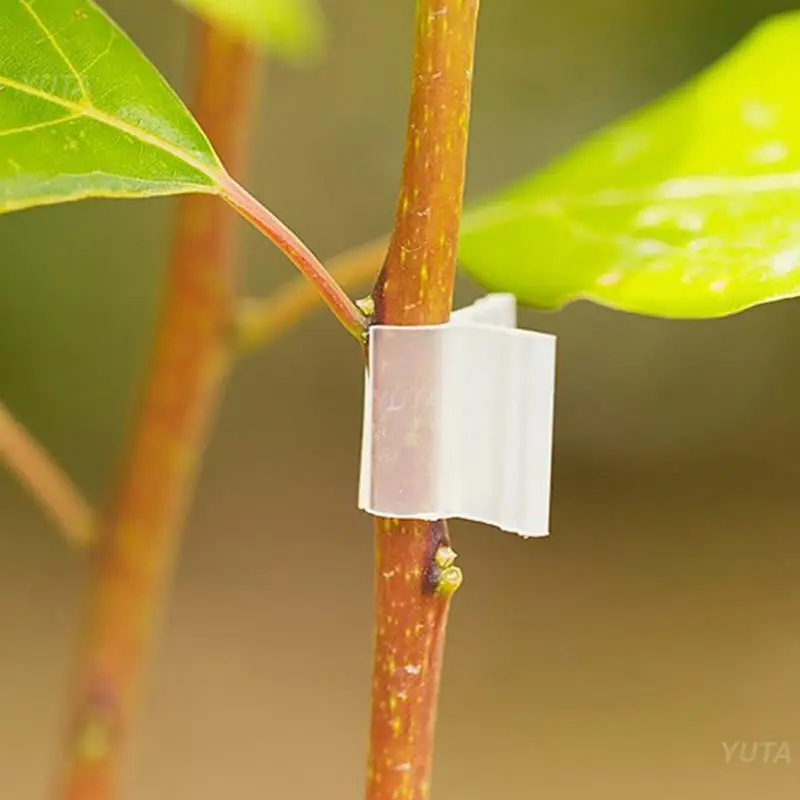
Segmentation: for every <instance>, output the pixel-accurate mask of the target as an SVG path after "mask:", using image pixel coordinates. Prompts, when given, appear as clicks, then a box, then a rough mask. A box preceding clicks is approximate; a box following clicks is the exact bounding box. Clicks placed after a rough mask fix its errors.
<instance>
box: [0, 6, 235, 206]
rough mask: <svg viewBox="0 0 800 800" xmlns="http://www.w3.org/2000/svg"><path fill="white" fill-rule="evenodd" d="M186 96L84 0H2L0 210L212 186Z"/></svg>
mask: <svg viewBox="0 0 800 800" xmlns="http://www.w3.org/2000/svg"><path fill="white" fill-rule="evenodd" d="M220 174H224V171H223V169H222V167H221V165H220V163H219V161H218V159H217V157H216V155H215V154H214V151H213V150H212V148H211V145H210V144H209V143H208V140H207V139H206V137H205V135H204V134H203V132H202V131H201V130H200V128H199V127H198V126H197V124H196V123H195V121H194V120H193V119H192V116H191V115H190V114H189V112H188V111H187V110H186V108H185V107H184V105H183V104H182V103H181V101H180V100H179V99H178V97H177V96H176V95H175V93H174V92H173V91H172V89H170V87H169V86H168V84H167V83H166V82H165V81H164V79H163V78H162V77H161V76H160V75H159V73H158V72H157V71H156V69H155V67H153V66H152V64H150V62H149V61H147V59H146V58H145V57H144V56H143V55H142V53H141V52H140V51H139V50H138V49H137V47H136V46H135V45H134V44H133V43H132V42H131V41H130V39H128V38H127V37H126V36H125V34H124V33H123V32H122V31H121V30H120V29H119V28H118V27H117V26H116V25H115V24H114V23H113V22H112V21H111V20H110V19H109V18H108V17H107V16H106V14H105V13H103V11H101V10H100V9H99V8H98V7H97V6H96V5H95V4H94V3H92V2H89V1H88V0H3V10H2V13H0V213H2V212H6V211H15V210H17V209H21V208H28V207H30V206H37V205H45V204H50V203H59V202H64V201H68V200H78V199H81V198H87V197H142V196H154V195H166V194H179V193H185V192H213V191H215V186H216V179H217V177H218V176H219V175H220Z"/></svg>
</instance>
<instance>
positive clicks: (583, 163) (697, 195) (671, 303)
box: [459, 13, 800, 317]
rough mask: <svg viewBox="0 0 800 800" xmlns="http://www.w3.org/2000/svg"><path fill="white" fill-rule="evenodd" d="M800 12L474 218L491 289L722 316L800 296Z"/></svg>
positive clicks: (476, 265)
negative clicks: (772, 301)
mask: <svg viewBox="0 0 800 800" xmlns="http://www.w3.org/2000/svg"><path fill="white" fill-rule="evenodd" d="M798 86H800V13H790V14H786V15H782V16H779V17H775V18H773V19H772V20H770V21H768V22H767V23H764V24H763V25H762V26H761V27H759V28H758V29H756V31H755V32H754V33H753V34H751V35H750V36H749V37H748V38H747V39H745V41H744V42H743V43H741V44H740V45H739V46H738V47H737V48H736V49H735V50H734V51H733V52H732V53H730V54H729V55H728V56H726V57H725V58H723V59H722V60H721V61H720V62H718V63H717V64H716V65H714V66H713V67H711V68H710V69H709V70H708V71H707V72H706V73H704V74H702V75H701V76H700V77H699V78H697V79H696V80H695V81H693V82H692V83H691V84H689V85H688V86H687V87H685V88H683V89H681V90H679V91H677V92H675V93H673V94H672V95H670V96H668V97H667V98H666V99H665V100H663V101H662V102H660V103H657V104H655V105H654V106H653V107H651V108H649V109H647V110H645V111H643V112H640V113H638V114H636V115H634V116H632V117H631V118H629V119H627V120H625V121H623V122H621V123H619V124H617V125H614V126H612V127H611V128H610V129H608V130H607V131H605V132H602V133H600V134H599V135H597V136H595V137H593V138H592V139H590V140H589V141H588V142H587V143H585V144H584V145H582V146H581V147H579V148H578V149H577V150H576V151H575V152H573V153H572V154H571V155H568V156H567V157H566V158H564V159H563V160H561V161H558V162H556V163H555V164H554V165H553V166H552V167H550V168H549V169H547V170H545V171H544V172H543V173H542V174H540V175H538V176H535V177H533V178H530V179H527V180H525V181H523V182H521V183H520V184H518V185H516V186H513V187H512V188H511V189H509V190H507V191H505V192H503V193H502V194H501V195H500V196H498V197H496V198H495V199H493V200H491V201H490V202H488V203H485V204H483V205H481V206H479V207H477V208H475V209H473V210H471V211H470V212H469V213H468V214H466V216H465V219H464V225H463V231H462V238H461V242H460V249H459V256H460V259H461V262H462V264H463V266H464V267H465V268H466V270H467V271H468V272H470V273H471V274H472V275H473V276H474V277H475V278H476V279H477V280H478V281H479V282H480V283H482V284H484V285H486V286H487V287H490V288H493V289H499V290H503V291H510V292H513V293H514V294H516V295H517V297H518V298H519V299H520V301H521V302H523V303H526V304H529V305H533V306H537V307H541V308H556V307H559V306H561V305H563V304H565V303H567V302H569V301H571V300H575V299H578V298H588V299H591V300H594V301H596V302H599V303H602V304H604V305H608V306H612V307H614V308H619V309H623V310H626V311H632V312H638V313H643V314H653V315H658V316H666V317H712V316H720V315H724V314H729V313H733V312H736V311H740V310H742V309H745V308H747V307H749V306H752V305H754V304H757V303H763V302H767V301H771V300H778V299H782V298H786V297H794V296H796V295H798V294H800V93H799V92H798Z"/></svg>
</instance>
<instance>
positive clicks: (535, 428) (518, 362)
mask: <svg viewBox="0 0 800 800" xmlns="http://www.w3.org/2000/svg"><path fill="white" fill-rule="evenodd" d="M554 392H555V337H554V336H551V335H549V334H543V333H534V332H532V331H523V330H519V329H518V328H517V327H516V302H515V300H514V297H513V296H512V295H505V294H491V295H488V296H487V297H484V298H482V299H481V300H478V301H477V302H476V303H474V304H473V305H471V306H468V307H467V308H464V309H461V310H459V311H456V312H455V313H454V314H453V315H452V317H451V319H450V322H449V323H447V324H445V325H425V326H417V327H401V326H396V325H373V326H372V327H371V328H370V331H369V366H368V369H367V379H366V399H365V407H364V435H363V442H362V451H361V481H360V486H359V508H361V509H363V510H365V511H368V512H369V513H370V514H374V515H376V516H379V517H397V518H401V519H429V520H431V519H446V518H449V517H462V518H464V519H471V520H475V521H478V522H485V523H488V524H489V525H495V526H497V527H498V528H501V529H503V530H506V531H510V532H512V533H518V534H520V535H521V536H546V535H547V534H548V527H549V510H550V463H551V450H552V431H553V401H554Z"/></svg>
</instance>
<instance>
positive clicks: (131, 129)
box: [0, 76, 224, 191]
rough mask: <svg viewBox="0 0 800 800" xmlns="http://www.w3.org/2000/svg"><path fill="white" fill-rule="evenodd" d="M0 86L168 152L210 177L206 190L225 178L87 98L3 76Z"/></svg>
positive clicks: (163, 140)
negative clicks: (67, 95)
mask: <svg viewBox="0 0 800 800" xmlns="http://www.w3.org/2000/svg"><path fill="white" fill-rule="evenodd" d="M0 86H5V87H7V88H9V89H14V90H15V91H18V92H22V93H23V94H27V95H29V96H30V97H36V98H38V99H40V100H44V101H45V102H48V103H53V104H54V105H57V106H61V107H62V108H64V109H66V110H68V111H70V112H71V113H72V115H73V117H74V118H78V117H87V118H88V119H93V120H95V121H96V122H100V123H102V124H104V125H107V126H108V127H110V128H115V129H116V130H118V131H121V132H122V133H126V134H128V135H129V136H132V137H133V138H135V139H138V140H139V141H140V142H143V143H144V144H148V145H150V146H151V147H156V148H158V149H159V150H163V151H164V152H165V153H168V154H169V155H171V156H173V157H175V158H177V159H178V160H179V161H182V162H184V163H185V164H187V165H189V166H190V167H193V168H194V169H196V170H197V171H198V172H200V173H202V174H203V175H205V176H206V177H207V178H209V179H210V180H211V182H212V184H213V185H212V186H209V187H204V188H206V190H207V191H213V190H214V189H215V187H216V186H217V184H218V183H219V180H220V177H221V176H222V175H224V170H223V168H222V167H220V169H219V170H214V169H211V168H209V166H208V165H207V164H204V163H203V162H202V161H200V160H199V159H196V158H194V157H193V156H192V155H190V154H189V153H187V152H186V151H185V150H182V149H181V148H179V147H176V146H175V145H173V144H171V143H170V142H168V141H166V140H165V139H162V138H161V137H160V136H156V135H155V134H153V133H150V132H149V131H145V130H142V129H141V128H139V127H137V126H136V125H131V124H130V123H128V122H125V121H123V120H121V119H119V118H118V117H114V116H112V115H111V114H106V113H105V112H103V111H100V109H98V108H97V107H95V106H94V105H92V103H91V101H90V100H89V99H88V98H87V99H86V100H85V101H84V102H82V103H76V102H73V101H72V100H67V99H66V98H64V97H59V96H58V95H53V94H50V93H49V92H44V91H42V90H41V89H36V88H34V87H33V86H27V85H26V84H24V83H19V82H18V81H15V80H13V79H11V78H7V77H5V76H0ZM198 186H202V184H198Z"/></svg>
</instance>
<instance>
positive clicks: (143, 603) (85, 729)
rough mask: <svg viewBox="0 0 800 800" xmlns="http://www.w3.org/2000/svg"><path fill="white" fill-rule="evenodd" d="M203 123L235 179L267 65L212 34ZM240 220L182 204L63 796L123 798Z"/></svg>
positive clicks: (222, 341) (96, 600) (220, 359)
mask: <svg viewBox="0 0 800 800" xmlns="http://www.w3.org/2000/svg"><path fill="white" fill-rule="evenodd" d="M199 61H200V63H199V68H198V76H197V87H196V98H195V109H194V110H195V114H196V116H197V118H198V120H199V121H200V124H201V125H202V126H203V128H204V129H205V130H206V131H207V132H208V134H209V137H210V139H211V141H212V142H213V143H214V145H215V148H216V149H217V152H218V153H219V155H220V157H221V158H222V159H223V160H224V161H225V162H226V163H227V164H228V165H229V166H230V167H231V168H232V169H234V170H235V171H238V169H239V168H240V167H241V165H240V164H239V162H240V160H241V156H242V153H243V151H245V149H246V145H247V141H246V139H247V135H246V134H247V131H248V130H249V128H250V124H251V117H252V109H253V98H254V89H255V86H254V74H255V71H254V65H255V59H254V57H253V55H252V54H251V53H250V51H249V50H248V49H247V48H246V47H245V46H244V45H242V44H240V43H239V42H236V41H233V40H231V39H229V38H227V36H225V35H223V34H222V33H220V32H218V31H216V30H214V29H212V28H210V27H208V26H204V27H203V29H202V45H201V51H200V55H199ZM234 219H235V217H234V215H233V214H232V213H231V212H230V210H229V209H228V208H226V206H225V205H224V204H223V203H220V202H219V200H218V199H217V198H215V197H210V196H203V195H196V196H187V197H185V198H182V199H181V200H180V205H179V211H178V218H177V225H176V232H175V237H174V241H173V250H172V258H171V264H170V267H169V275H168V280H167V288H166V297H165V300H164V307H163V311H162V316H161V320H160V323H159V326H158V330H157V334H156V341H155V345H154V349H153V353H152V356H151V360H150V365H149V370H148V372H147V375H146V378H145V385H144V393H143V396H142V398H141V401H140V406H139V411H138V416H137V417H136V419H135V422H134V426H133V432H132V441H131V444H130V450H129V454H128V458H127V461H126V463H125V465H124V469H123V473H122V475H121V480H120V483H119V486H118V490H117V494H116V498H115V501H114V503H113V504H112V506H111V509H110V512H109V514H108V516H107V518H106V519H105V521H104V524H103V525H102V526H101V530H100V536H101V541H100V545H99V548H98V552H97V554H96V564H95V565H94V568H95V573H94V583H93V587H92V591H91V598H90V608H89V618H88V620H87V630H86V641H85V645H84V650H83V652H82V655H81V658H80V664H79V672H78V685H77V694H76V697H75V701H74V703H75V705H74V709H73V714H72V719H71V728H70V732H69V739H68V743H67V746H68V750H67V754H66V755H67V761H66V764H65V773H64V776H63V783H62V785H61V787H60V793H59V797H60V798H62V800H112V798H115V797H116V796H117V785H118V780H119V772H120V762H121V758H122V755H123V749H124V745H125V743H126V741H127V739H128V737H129V734H130V729H131V723H132V722H133V719H134V716H135V711H136V706H137V689H138V686H139V683H140V678H141V675H142V672H143V668H144V667H145V666H146V665H147V662H148V660H149V656H150V652H151V649H152V643H153V635H154V633H155V627H156V622H157V619H158V616H159V613H160V611H161V609H162V606H163V603H164V595H165V590H166V589H167V588H168V585H169V582H170V576H171V573H172V566H173V561H174V557H175V554H176V552H177V549H178V543H179V534H180V530H181V527H182V523H183V518H184V512H185V507H186V504H187V500H188V498H189V495H190V493H191V489H192V486H193V483H194V480H195V476H196V473H197V467H198V463H199V456H200V453H201V451H202V449H203V445H204V442H205V439H206V435H207V432H208V430H209V426H210V422H211V420H212V417H213V415H214V411H215V409H216V407H217V404H218V399H219V396H220V393H221V390H222V389H223V386H224V383H225V379H226V376H227V374H228V370H229V365H230V362H231V356H232V354H233V353H232V344H233V340H234V337H233V332H234V322H235V314H236V309H237V303H236V297H235V291H234V290H235V284H236V275H235V274H234V271H233V269H232V262H233V232H232V222H233V221H234Z"/></svg>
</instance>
